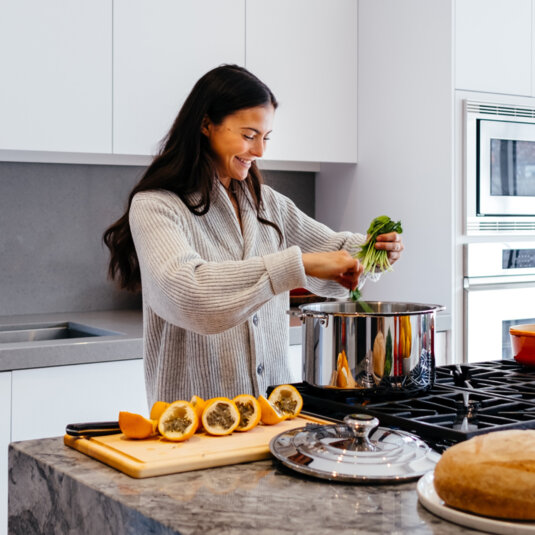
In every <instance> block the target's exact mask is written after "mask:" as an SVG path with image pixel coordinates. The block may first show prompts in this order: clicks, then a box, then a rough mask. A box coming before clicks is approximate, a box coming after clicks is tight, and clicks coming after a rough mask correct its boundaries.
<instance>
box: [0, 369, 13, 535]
mask: <svg viewBox="0 0 535 535" xmlns="http://www.w3.org/2000/svg"><path fill="white" fill-rule="evenodd" d="M10 439H11V372H2V373H0V535H7V448H8V445H9V443H10V442H11V440H10Z"/></svg>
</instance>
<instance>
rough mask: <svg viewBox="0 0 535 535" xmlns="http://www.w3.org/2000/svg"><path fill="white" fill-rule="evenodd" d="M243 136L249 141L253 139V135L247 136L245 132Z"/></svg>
mask: <svg viewBox="0 0 535 535" xmlns="http://www.w3.org/2000/svg"><path fill="white" fill-rule="evenodd" d="M243 137H244V138H245V139H248V140H249V141H253V139H254V136H248V135H247V134H243Z"/></svg>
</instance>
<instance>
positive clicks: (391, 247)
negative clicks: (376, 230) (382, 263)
mask: <svg viewBox="0 0 535 535" xmlns="http://www.w3.org/2000/svg"><path fill="white" fill-rule="evenodd" d="M375 248H376V249H381V250H383V251H387V253H388V261H389V262H390V263H391V264H393V263H394V262H396V261H397V260H399V257H400V256H401V251H403V249H405V247H404V246H403V241H402V240H401V236H400V235H399V234H398V233H397V232H389V233H388V234H379V236H377V239H376V242H375Z"/></svg>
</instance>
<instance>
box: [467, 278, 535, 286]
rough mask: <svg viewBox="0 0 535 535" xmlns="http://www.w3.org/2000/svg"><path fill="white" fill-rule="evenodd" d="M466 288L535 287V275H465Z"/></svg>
mask: <svg viewBox="0 0 535 535" xmlns="http://www.w3.org/2000/svg"><path fill="white" fill-rule="evenodd" d="M463 286H464V289H465V290H509V289H513V288H535V277H533V275H525V276H524V275H512V276H508V277H507V276H505V277H465V278H464V282H463Z"/></svg>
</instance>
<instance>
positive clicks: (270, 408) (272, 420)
mask: <svg viewBox="0 0 535 535" xmlns="http://www.w3.org/2000/svg"><path fill="white" fill-rule="evenodd" d="M258 403H259V404H260V409H261V411H262V414H261V416H260V420H261V421H262V423H263V424H266V425H274V424H278V423H279V422H282V421H283V420H286V418H287V416H286V415H285V414H284V413H282V412H280V411H279V409H278V408H277V407H275V406H274V405H273V404H272V403H270V402H269V401H268V400H267V399H266V398H265V397H264V396H258Z"/></svg>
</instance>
